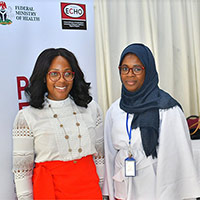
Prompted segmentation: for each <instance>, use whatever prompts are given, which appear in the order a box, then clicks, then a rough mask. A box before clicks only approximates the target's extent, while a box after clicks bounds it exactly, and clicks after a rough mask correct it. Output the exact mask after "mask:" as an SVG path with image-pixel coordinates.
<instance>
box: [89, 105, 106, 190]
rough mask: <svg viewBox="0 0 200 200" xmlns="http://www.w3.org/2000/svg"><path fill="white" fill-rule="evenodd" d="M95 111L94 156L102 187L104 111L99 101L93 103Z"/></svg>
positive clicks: (93, 113)
mask: <svg viewBox="0 0 200 200" xmlns="http://www.w3.org/2000/svg"><path fill="white" fill-rule="evenodd" d="M93 102H94V101H93ZM93 104H94V105H95V106H94V107H93V109H94V111H93V112H92V115H94V116H93V118H94V119H96V120H95V148H96V151H97V155H96V156H95V157H94V162H95V165H96V169H97V173H98V176H99V184H100V187H101V188H102V186H103V179H104V145H103V142H104V141H103V113H102V110H101V108H100V107H99V105H98V104H97V103H95V102H94V103H93Z"/></svg>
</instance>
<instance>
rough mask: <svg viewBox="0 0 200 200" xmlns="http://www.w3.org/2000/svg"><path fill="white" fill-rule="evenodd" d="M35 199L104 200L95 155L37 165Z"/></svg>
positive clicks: (34, 185) (34, 182) (34, 178)
mask: <svg viewBox="0 0 200 200" xmlns="http://www.w3.org/2000/svg"><path fill="white" fill-rule="evenodd" d="M33 198H34V199H52V200H55V199H71V200H72V199H76V200H79V199H82V200H86V199H87V200H89V199H90V200H100V199H102V194H101V189H100V187H99V177H98V175H97V172H96V166H95V164H94V161H93V158H92V156H87V157H84V158H81V159H79V160H76V161H47V162H43V163H36V165H35V168H34V171H33Z"/></svg>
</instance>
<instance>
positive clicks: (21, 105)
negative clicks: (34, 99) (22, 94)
mask: <svg viewBox="0 0 200 200" xmlns="http://www.w3.org/2000/svg"><path fill="white" fill-rule="evenodd" d="M26 106H29V103H28V102H23V103H19V110H21V109H22V108H23V107H26Z"/></svg>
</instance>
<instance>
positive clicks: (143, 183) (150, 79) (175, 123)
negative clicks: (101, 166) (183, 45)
mask: <svg viewBox="0 0 200 200" xmlns="http://www.w3.org/2000/svg"><path fill="white" fill-rule="evenodd" d="M119 74H120V78H121V82H122V92H121V98H120V99H118V100H117V101H115V102H114V103H113V104H112V105H111V107H110V108H109V110H108V111H107V113H106V119H105V137H104V138H105V181H104V187H103V194H104V195H107V196H109V199H110V200H114V199H123V200H182V199H191V198H196V197H198V196H200V186H199V185H198V181H197V179H196V171H195V166H194V161H193V157H192V150H191V142H190V136H189V131H188V127H187V123H186V119H185V116H184V114H183V111H182V108H181V105H180V104H179V103H178V102H177V101H176V100H175V99H173V98H172V97H171V96H170V95H169V94H168V93H166V92H164V91H163V90H161V89H160V88H159V87H158V74H157V71H156V65H155V61H154V57H153V55H152V52H151V51H150V49H149V48H148V47H147V46H145V45H143V44H131V45H129V46H127V47H126V48H125V49H124V50H123V52H122V54H121V57H120V62H119Z"/></svg>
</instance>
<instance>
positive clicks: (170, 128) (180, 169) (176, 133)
mask: <svg viewBox="0 0 200 200" xmlns="http://www.w3.org/2000/svg"><path fill="white" fill-rule="evenodd" d="M161 115H163V116H162V117H161V118H162V121H161V126H160V140H159V152H158V163H157V181H156V182H157V199H160V200H166V199H170V200H177V199H188V198H195V197H197V196H199V195H200V186H199V185H198V182H197V175H196V171H195V165H194V160H193V155H192V149H191V140H190V136H189V131H188V126H187V123H186V120H185V116H184V114H183V112H182V111H181V110H180V108H178V107H174V108H172V109H169V110H168V111H167V112H165V111H161ZM169 147H170V148H169Z"/></svg>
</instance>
